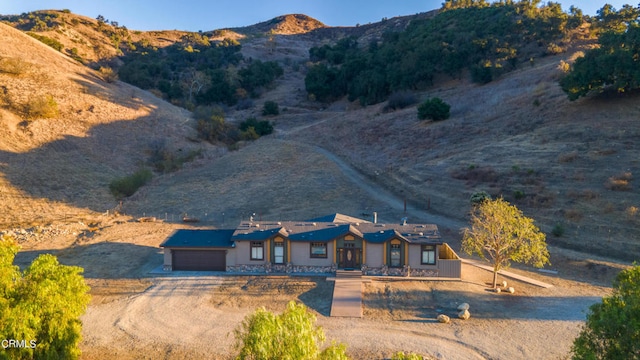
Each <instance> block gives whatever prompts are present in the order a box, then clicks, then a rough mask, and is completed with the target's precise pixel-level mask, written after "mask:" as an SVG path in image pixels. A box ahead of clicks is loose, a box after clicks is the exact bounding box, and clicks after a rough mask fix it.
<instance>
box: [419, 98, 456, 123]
mask: <svg viewBox="0 0 640 360" xmlns="http://www.w3.org/2000/svg"><path fill="white" fill-rule="evenodd" d="M450 110H451V106H450V105H449V104H447V103H446V102H444V101H443V100H442V99H440V98H431V99H427V100H425V101H424V102H423V103H422V104H420V106H418V119H420V120H426V119H431V120H433V121H440V120H446V119H448V118H449V115H450V113H449V111H450Z"/></svg>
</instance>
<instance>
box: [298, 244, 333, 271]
mask: <svg viewBox="0 0 640 360" xmlns="http://www.w3.org/2000/svg"><path fill="white" fill-rule="evenodd" d="M334 257H335V250H334V248H333V242H329V243H328V244H327V258H326V259H320V258H311V244H310V243H308V242H291V263H292V264H293V265H307V266H331V264H333V263H334V262H335V260H334Z"/></svg>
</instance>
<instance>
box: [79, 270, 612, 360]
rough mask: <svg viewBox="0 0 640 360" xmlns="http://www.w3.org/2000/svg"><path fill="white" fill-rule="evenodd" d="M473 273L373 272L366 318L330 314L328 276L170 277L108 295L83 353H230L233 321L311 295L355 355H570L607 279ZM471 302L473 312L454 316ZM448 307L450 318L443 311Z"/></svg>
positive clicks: (94, 311)
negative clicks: (491, 286) (457, 277)
mask: <svg viewBox="0 0 640 360" xmlns="http://www.w3.org/2000/svg"><path fill="white" fill-rule="evenodd" d="M463 271H464V279H465V280H464V281H462V282H437V281H388V280H373V281H371V282H369V283H365V286H364V294H365V295H364V317H363V318H362V319H350V318H331V317H328V312H329V309H330V302H331V296H332V282H331V281H326V279H325V278H322V277H277V276H270V277H264V276H241V277H233V276H198V277H193V276H170V277H154V278H150V279H148V281H149V285H148V287H146V288H144V289H143V288H141V289H139V291H138V292H135V291H134V292H131V293H129V294H126V295H122V296H117V297H110V298H109V300H108V301H100V299H101V298H103V297H102V296H100V295H98V296H97V297H96V298H95V299H94V304H92V305H91V306H90V308H89V310H88V311H87V313H86V314H85V315H84V317H83V323H84V328H83V338H84V339H83V343H82V349H83V353H84V355H83V358H85V359H102V358H105V356H107V355H108V357H112V356H113V357H117V358H120V359H138V358H148V359H155V358H165V359H202V358H210V359H228V358H231V357H232V356H233V342H234V337H233V330H234V329H235V328H236V327H237V326H238V325H239V324H240V323H241V321H242V319H243V318H244V317H245V316H246V315H247V314H249V313H251V312H253V311H254V310H255V309H256V308H257V307H260V306H265V307H267V308H268V309H269V310H272V311H276V312H277V311H282V309H284V305H285V304H286V302H287V301H289V300H296V301H300V302H302V303H304V304H306V305H307V306H308V307H309V308H310V309H311V311H313V312H314V313H315V314H316V315H317V318H318V324H319V325H321V326H322V327H323V328H324V329H325V332H326V335H327V338H328V339H329V340H337V341H339V342H344V343H346V344H347V347H348V350H349V354H350V355H351V356H353V358H354V359H383V358H388V357H390V356H391V355H392V354H393V353H394V352H396V351H401V350H403V351H412V352H417V353H421V354H425V355H431V356H433V357H435V358H441V359H529V358H537V359H558V358H565V357H566V356H567V355H568V353H569V350H570V346H571V342H572V340H573V338H575V336H576V335H577V333H578V331H579V328H580V326H581V324H582V322H583V321H584V312H585V310H586V309H587V308H588V306H589V305H590V304H592V303H594V302H596V301H599V300H600V297H601V296H603V295H604V294H606V293H607V292H608V289H607V288H601V287H597V286H591V285H585V284H583V283H579V282H575V281H568V280H562V279H557V278H547V279H545V280H547V281H549V282H551V283H553V284H554V285H555V286H554V287H553V288H551V289H542V288H538V287H534V286H532V285H527V284H524V283H520V282H515V281H514V282H510V284H509V285H510V286H514V287H515V288H516V293H515V294H505V293H503V294H500V295H497V294H494V293H492V292H489V291H487V290H486V284H485V283H486V282H488V281H489V280H490V279H491V274H490V273H488V272H486V271H484V270H479V269H477V268H473V267H470V266H468V265H465V267H464V269H463ZM462 302H467V303H469V304H470V306H471V309H470V311H471V314H472V317H471V319H469V320H467V321H462V320H458V319H456V318H455V315H456V313H457V311H456V308H457V306H458V305H459V304H460V303H462ZM440 313H444V314H447V315H449V316H451V317H452V322H451V323H450V324H440V323H438V322H436V321H435V317H436V316H437V315H438V314H440Z"/></svg>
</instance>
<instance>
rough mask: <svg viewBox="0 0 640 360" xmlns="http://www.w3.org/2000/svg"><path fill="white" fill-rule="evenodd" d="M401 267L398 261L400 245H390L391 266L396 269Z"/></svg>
mask: <svg viewBox="0 0 640 360" xmlns="http://www.w3.org/2000/svg"><path fill="white" fill-rule="evenodd" d="M400 265H401V261H400V244H393V243H392V244H391V266H392V267H398V266H400Z"/></svg>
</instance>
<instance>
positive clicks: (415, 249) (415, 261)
mask: <svg viewBox="0 0 640 360" xmlns="http://www.w3.org/2000/svg"><path fill="white" fill-rule="evenodd" d="M438 247H439V245H436V263H435V264H434V265H422V264H420V261H421V259H420V257H421V256H422V254H421V250H420V248H421V247H420V244H409V266H411V268H412V269H436V268H437V265H438V250H439V249H438Z"/></svg>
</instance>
